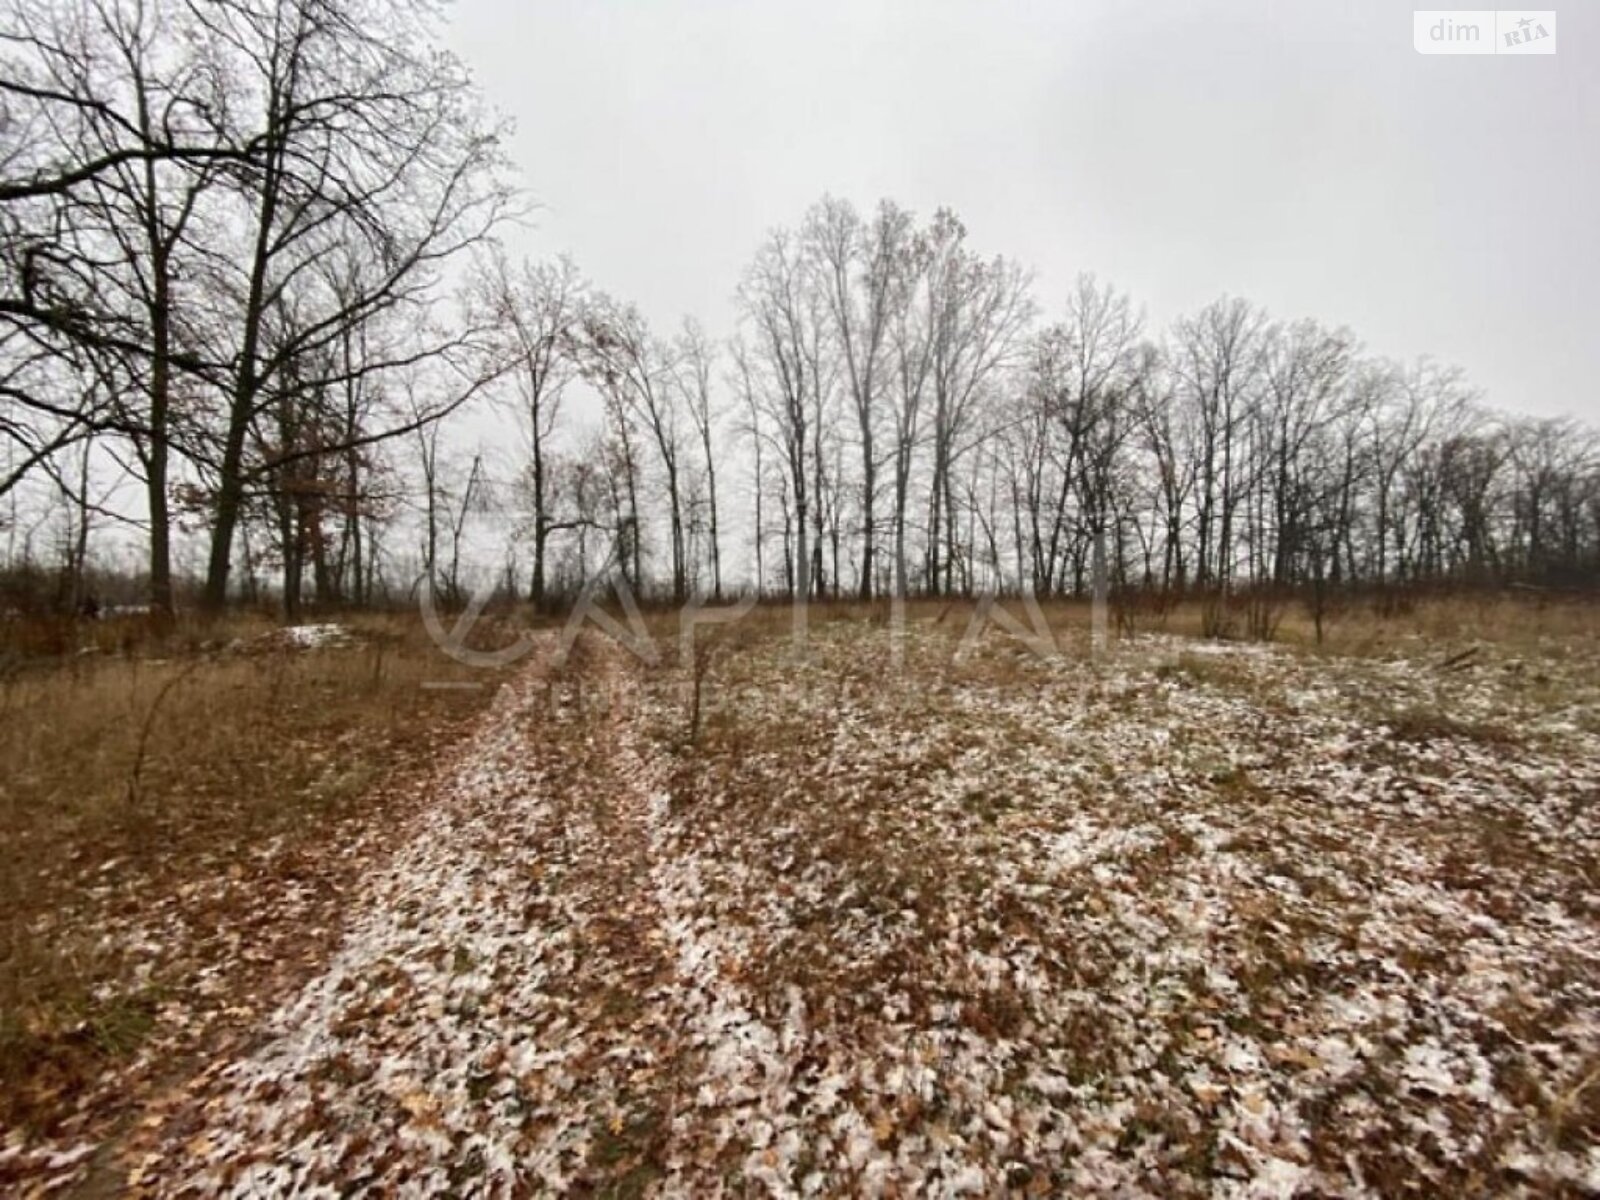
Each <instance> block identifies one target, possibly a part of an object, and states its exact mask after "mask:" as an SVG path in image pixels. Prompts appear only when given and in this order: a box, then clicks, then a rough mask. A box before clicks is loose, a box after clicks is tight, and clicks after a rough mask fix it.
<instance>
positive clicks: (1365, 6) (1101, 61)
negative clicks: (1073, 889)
mask: <svg viewBox="0 0 1600 1200" xmlns="http://www.w3.org/2000/svg"><path fill="white" fill-rule="evenodd" d="M1557 12H1558V19H1559V24H1558V34H1557V36H1558V45H1559V49H1558V52H1557V53H1556V54H1555V55H1554V56H1553V57H1552V56H1538V57H1507V56H1464V57H1432V56H1422V55H1419V54H1417V53H1416V51H1415V50H1414V49H1413V48H1412V40H1411V38H1412V33H1411V6H1409V5H1400V4H1396V3H1392V2H1391V3H1382V2H1377V0H1355V2H1345V3H1328V4H1315V5H1313V4H1307V3H1299V4H1291V3H1276V4H1275V3H1264V2H1257V3H1230V4H1221V3H1209V4H1195V3H1151V2H1145V3H1139V4H1129V3H1126V2H1124V3H1117V4H1112V3H1105V4H1090V3H1071V4H1067V3H1044V2H1036V3H1031V4H1028V3H1020V2H996V0H988V2H986V3H940V2H928V0H921V2H918V3H910V2H903V3H864V2H862V0H849V2H832V0H829V2H821V0H808V2H806V3H786V2H785V3H777V2H773V0H757V2H753V3H752V2H748V0H746V2H741V3H733V2H731V0H716V2H707V0H693V2H687V0H686V2H673V3H668V2H665V0H632V2H628V0H533V2H530V0H458V2H457V4H456V6H455V9H454V12H453V17H452V30H451V38H452V41H453V43H454V45H455V47H456V49H457V50H458V52H459V53H460V54H461V55H462V56H463V57H464V58H465V59H466V60H467V61H468V62H469V63H470V64H471V65H472V67H473V68H474V70H475V71H476V74H477V76H478V79H479V82H480V83H481V84H482V86H483V88H484V90H485V91H486V93H487V94H488V97H489V99H490V102H491V103H492V104H494V105H495V106H496V107H497V108H499V109H501V110H503V111H504V112H506V113H508V114H510V115H511V116H513V117H515V119H516V121H517V126H518V128H517V135H516V138H515V141H514V143H513V145H512V147H511V149H512V153H513V155H514V157H515V159H516V160H517V162H518V164H519V165H520V167H521V168H522V170H523V172H524V173H525V176H526V180H527V183H528V186H529V188H530V190H531V192H532V194H533V196H534V197H535V198H536V200H537V201H538V202H539V203H540V204H542V205H543V206H544V207H543V208H542V210H541V211H540V212H539V213H538V215H537V218H536V221H537V227H536V229H535V230H534V231H533V232H531V233H530V234H529V235H528V236H527V237H526V239H525V246H524V247H523V248H525V249H526V250H528V251H529V252H532V253H535V254H541V255H543V254H555V253H560V252H568V253H571V254H572V255H573V256H574V257H575V258H576V259H577V261H578V262H579V264H580V265H581V266H582V267H583V269H584V270H585V271H586V272H587V273H588V274H589V275H590V277H591V278H593V279H594V280H595V281H596V282H597V283H598V284H599V285H600V286H602V287H604V288H606V289H607V290H609V291H612V292H614V293H616V294H617V295H619V296H623V297H626V298H631V299H633V300H635V301H636V302H638V303H639V304H640V306H641V307H642V308H643V309H644V311H645V312H646V314H647V315H648V316H649V317H650V318H651V319H652V320H653V321H655V322H657V323H658V324H659V325H660V326H661V327H662V328H663V329H664V330H666V329H670V328H671V327H673V326H675V325H676V324H677V322H678V321H679V319H680V318H681V316H682V315H683V314H685V313H692V314H694V315H696V316H698V317H699V318H700V319H701V320H702V321H704V322H705V323H706V324H707V326H708V327H709V328H710V329H711V331H712V332H714V333H723V332H726V331H727V330H729V329H730V328H731V324H732V320H733V304H732V293H733V289H734V287H735V285H736V283H737V281H738V278H739V274H740V271H741V270H742V268H743V266H744V264H745V263H746V262H747V261H748V260H749V258H750V257H751V255H752V253H753V252H754V250H755V248H756V245H757V243H758V242H759V240H760V238H761V235H762V233H763V231H764V230H766V229H767V228H769V227H771V226H773V225H777V224H794V223H796V222H797V221H798V220H799V218H800V216H801V214H802V213H803V212H804V210H805V208H806V207H807V205H808V204H810V203H811V202H812V201H813V200H815V199H817V198H818V197H819V196H821V195H822V194H823V193H824V192H831V193H833V194H836V195H840V196H846V197H849V198H850V199H852V200H854V201H855V202H856V204H857V205H858V206H860V207H861V208H862V209H866V208H868V207H870V206H871V205H872V204H873V203H875V202H876V200H877V199H878V197H880V196H892V197H894V198H895V199H897V200H899V201H900V202H901V203H903V204H905V205H907V206H908V207H910V208H912V209H913V210H915V211H917V212H918V213H919V214H921V215H926V214H928V213H931V211H932V210H933V209H934V208H935V207H936V206H938V205H941V204H944V205H949V206H951V207H953V208H954V209H955V210H956V211H957V212H958V213H959V214H960V215H961V216H962V218H963V219H964V220H965V222H966V224H967V227H968V230H969V240H970V241H971V242H972V244H973V245H975V246H976V247H977V248H979V249H982V250H984V251H986V252H1003V253H1005V254H1008V255H1011V256H1014V257H1016V258H1019V259H1021V260H1022V261H1023V262H1024V263H1026V264H1028V265H1029V266H1030V267H1032V268H1033V269H1034V270H1035V272H1036V274H1037V279H1038V285H1039V286H1038V297H1039V300H1040V302H1041V303H1042V304H1043V305H1044V306H1045V307H1046V309H1047V311H1048V310H1051V309H1056V308H1059V307H1060V304H1061V302H1062V300H1063V298H1064V296H1065V293H1066V289H1067V286H1068V284H1069V283H1070V281H1071V280H1072V278H1073V276H1074V275H1075V274H1076V273H1078V272H1079V271H1093V272H1095V273H1097V274H1098V275H1100V276H1101V277H1103V278H1105V279H1108V280H1110V281H1111V282H1113V283H1115V284H1117V285H1118V286H1120V287H1122V288H1123V289H1125V290H1127V291H1128V292H1130V293H1131V294H1132V295H1133V297H1134V299H1135V301H1136V302H1138V303H1140V304H1143V305H1144V306H1145V307H1146V310H1147V312H1148V314H1149V317H1150V319H1151V320H1152V321H1154V322H1158V323H1165V322H1167V321H1169V320H1170V319H1171V318H1172V317H1174V316H1175V315H1177V314H1179V313H1181V312H1184V311H1188V310H1192V309H1194V308H1197V307H1198V306H1200V305H1202V304H1204V303H1206V302H1207V301H1209V300H1211V299H1213V298H1214V297H1216V296H1218V295H1220V294H1222V293H1224V292H1227V293H1232V294H1237V295H1243V296H1246V297H1249V298H1250V299H1252V300H1255V301H1257V302H1258V303H1261V304H1263V305H1265V306H1266V307H1267V308H1268V309H1269V310H1270V311H1271V312H1272V313H1273V314H1274V315H1277V316H1284V317H1299V316H1315V317H1318V318H1320V319H1322V320H1324V321H1326V322H1328V323H1330V324H1345V325H1348V326H1350V327H1351V328H1352V329H1354V330H1355V331H1356V333H1357V334H1359V335H1360V336H1361V337H1362V338H1363V339H1364V340H1365V341H1366V343H1367V345H1368V346H1369V347H1370V348H1371V349H1373V350H1375V351H1377V352H1381V353H1385V354H1391V355H1396V356H1401V357H1411V356H1414V355H1416V354H1420V353H1430V354H1433V355H1435V356H1436V357H1438V358H1440V359H1443V360H1445V361H1449V362H1454V363H1458V364H1460V365H1461V366H1463V367H1464V368H1466V370H1467V371H1468V372H1469V374H1470V375H1471V377H1472V379H1473V381H1474V382H1475V383H1476V384H1478V385H1479V386H1480V387H1481V388H1482V389H1483V390H1484V391H1485V392H1486V393H1487V398H1488V400H1489V401H1490V402H1491V403H1493V404H1495V405H1497V406H1500V407H1504V408H1510V409H1516V410H1520V411H1528V412H1537V413H1543V414H1556V413H1563V412H1566V413H1572V414H1576V415H1582V416H1585V417H1587V418H1589V419H1600V388H1597V386H1596V383H1595V381H1596V380H1597V379H1600V336H1597V329H1596V322H1597V318H1600V172H1597V168H1596V163H1595V155H1596V148H1597V146H1600V50H1597V39H1596V34H1597V32H1600V10H1597V7H1596V5H1595V4H1594V3H1593V0H1589V2H1588V3H1586V4H1585V5H1584V6H1582V7H1578V6H1568V7H1566V8H1560V9H1558V10H1557Z"/></svg>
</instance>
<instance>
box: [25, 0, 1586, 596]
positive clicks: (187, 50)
mask: <svg viewBox="0 0 1600 1200" xmlns="http://www.w3.org/2000/svg"><path fill="white" fill-rule="evenodd" d="M435 22H436V18H435V17H434V16H432V15H431V14H429V13H428V12H426V11H424V10H421V9H417V8H414V7H412V6H411V5H409V4H406V3H400V2H398V0H363V2H362V3H358V4H357V3H337V4H336V3H331V2H322V0H293V2H290V0H284V2H274V0H260V2H257V0H220V2H218V3H208V4H205V5H189V4H181V3H171V2H168V0H140V2H139V3H135V4H130V3H125V2H119V0H78V2H74V3H49V4H37V3H23V2H21V0H15V2H14V3H13V4H12V6H11V9H10V11H9V12H8V13H7V14H6V19H5V24H6V28H7V31H8V32H7V36H6V39H5V46H4V55H5V64H4V72H3V74H4V82H3V84H0V98H3V106H0V155H3V158H0V169H3V183H0V214H3V216H0V222H3V223H0V262H3V274H4V284H3V290H4V296H3V299H0V322H3V324H0V434H3V441H4V452H3V460H0V508H3V511H0V530H3V536H4V538H5V551H4V552H5V576H4V578H5V585H4V586H5V591H6V597H5V603H6V604H7V605H9V606H10V607H11V608H13V609H15V610H19V611H22V610H27V611H48V610H56V611H76V610H78V609H80V608H81V607H83V606H84V605H85V604H99V603H110V602H113V601H115V602H116V603H119V604H122V605H130V606H131V605H140V604H148V605H150V606H152V607H153V608H154V609H155V610H157V611H168V610H170V609H171V608H172V607H173V606H174V605H175V604H178V605H192V606H196V607H200V608H204V609H217V608H220V607H221V606H223V605H225V604H227V603H229V602H230V601H231V600H234V599H237V598H248V599H251V600H254V601H257V602H261V601H263V600H266V601H271V602H275V603H281V605H282V607H283V609H284V611H286V612H287V613H289V614H291V615H293V614H295V613H297V612H298V611H300V610H301V608H302V607H303V606H305V605H311V604H314V605H317V606H348V605H357V606H361V605H369V604H395V603H403V602H406V601H408V600H410V599H411V598H412V597H414V595H415V592H416V589H417V587H418V586H419V584H420V583H422V582H423V581H426V582H428V583H429V584H430V585H431V586H432V587H433V588H434V589H435V590H436V591H437V592H439V593H440V594H442V595H444V596H446V597H447V598H449V599H450V600H451V601H452V602H459V601H460V599H461V598H462V597H463V595H464V594H465V592H466V591H467V590H468V589H469V588H473V587H485V586H491V585H492V586H494V587H496V588H497V589H498V590H499V591H500V592H501V593H502V594H506V595H511V596H517V597H522V598H525V599H527V600H529V601H531V602H533V603H534V604H535V605H537V606H540V607H546V608H548V607H550V606H553V605H558V604H559V603H560V602H561V601H562V600H563V599H564V598H568V599H570V597H571V596H572V595H573V594H575V592H576V591H577V589H579V588H580V587H581V586H583V584H584V582H585V581H587V580H589V579H590V578H592V577H594V576H595V574H596V573H599V572H606V571H615V572H619V573H621V574H622V576H623V577H624V578H625V579H626V580H627V581H628V582H629V583H630V584H631V585H632V586H633V588H634V589H635V590H636V591H638V592H641V593H644V594H647V595H649V596H652V597H656V598H661V599H667V598H677V599H682V598H684V597H686V596H688V595H690V594H692V593H705V594H707V595H716V596H718V597H720V596H722V595H725V594H733V593H743V592H748V591H749V590H752V589H754V590H757V591H759V592H760V593H761V594H763V595H769V596H783V595H796V594H803V595H809V596H812V597H815V598H819V599H820V598H829V597H856V598H861V599H868V598H873V597H878V596H884V595H889V594H892V593H895V594H900V595H972V594H976V593H979V592H983V591H985V590H994V591H1000V592H1016V591H1018V590H1020V589H1026V590H1031V591H1032V592H1033V593H1034V594H1035V595H1038V596H1048V595H1080V594H1083V593H1084V592H1085V591H1086V589H1088V588H1089V587H1090V586H1091V583H1092V579H1093V577H1094V569H1095V561H1096V547H1097V545H1098V546H1099V547H1100V554H1101V556H1102V557H1101V560H1100V561H1101V562H1102V563H1103V565H1104V569H1105V572H1106V577H1107V580H1108V582H1109V584H1110V586H1111V587H1112V588H1113V590H1114V591H1115V592H1117V593H1118V594H1120V595H1123V596H1127V595H1130V594H1133V593H1139V594H1141V595H1163V594H1170V595H1179V594H1184V595H1202V596H1203V595H1211V594H1215V595H1224V594H1226V593H1228V592H1229V591H1231V590H1238V591H1241V592H1246V593H1248V592H1252V591H1260V590H1261V589H1263V588H1270V589H1273V590H1274V591H1275V592H1276V593H1278V594H1289V593H1291V592H1301V593H1307V594H1312V593H1314V594H1317V595H1322V594H1336V593H1338V592H1340V591H1341V590H1347V589H1352V588H1358V587H1359V588H1373V589H1379V590H1392V589H1406V588H1415V587H1421V586H1428V587H1433V586H1436V585H1447V586H1477V585H1486V584H1496V585H1499V584H1507V583H1510V584H1517V585H1527V586H1531V587H1537V588H1560V589H1564V588H1571V587H1576V586H1582V585H1586V584H1588V583H1590V582H1591V581H1592V580H1593V579H1594V577H1595V572H1596V570H1597V569H1600V443H1597V440H1596V438H1595V435H1594V430H1592V429H1591V428H1589V427H1587V426H1585V425H1583V424H1580V423H1579V422H1578V421H1576V420H1572V419H1559V418H1530V417H1519V416H1515V415H1511V414H1510V413H1508V412H1505V411H1502V410H1501V409H1499V408H1497V407H1496V406H1495V405H1496V402H1497V401H1498V402H1502V403H1514V402H1515V401H1516V400H1517V399H1518V398H1516V397H1486V396H1483V395H1481V394H1480V393H1479V392H1478V391H1477V390H1476V389H1475V388H1474V386H1473V383H1472V381H1471V380H1470V379H1468V378H1466V377H1465V376H1464V375H1463V374H1462V373H1461V372H1460V371H1458V370H1455V369H1453V368H1452V367H1450V366H1449V365H1448V364H1445V363H1441V362H1437V361H1435V360H1434V359H1432V358H1430V357H1429V356H1428V354H1427V351H1428V347H1426V346H1419V347H1417V348H1416V351H1417V356H1416V357H1414V358H1411V359H1407V360H1406V361H1390V360H1388V359H1384V358H1379V357H1375V356H1374V355H1372V354H1370V353H1368V352H1367V351H1365V350H1364V348H1363V345H1362V342H1361V339H1360V334H1359V331H1352V330H1349V329H1345V328H1332V327H1329V326H1327V325H1324V324H1321V323H1319V322H1318V321H1317V320H1316V319H1315V317H1314V315H1313V316H1301V315H1299V314H1272V313H1268V312H1265V311H1263V310H1262V309H1261V308H1260V307H1259V306H1257V305H1255V304H1253V303H1252V302H1251V301H1250V300H1248V299H1247V298H1242V297H1231V296H1222V297H1219V298H1218V299H1217V300H1215V301H1214V302H1213V303H1211V304H1208V305H1206V306H1205V307H1204V308H1202V309H1200V310H1199V311H1196V312H1193V313H1190V314H1187V315H1184V316H1182V317H1180V318H1179V319H1177V320H1175V321H1173V322H1171V323H1170V325H1168V326H1165V327H1156V326H1154V325H1152V324H1151V323H1150V322H1148V321H1147V320H1146V319H1145V317H1144V310H1143V307H1142V305H1141V303H1140V301H1139V298H1138V297H1137V296H1129V295H1127V294H1125V293H1124V292H1122V291H1120V290H1119V289H1118V288H1117V286H1116V285H1115V283H1114V282H1113V281H1106V280H1100V279H1096V278H1094V277H1093V276H1090V275H1087V274H1085V275H1082V276H1080V277H1079V281H1078V283H1077V285H1076V286H1075V287H1074V288H1073V289H1072V290H1071V291H1070V293H1069V294H1067V295H1064V296H1063V295H1046V294H1041V292H1040V290H1039V289H1038V288H1037V287H1036V286H1034V284H1033V280H1032V275H1031V271H1030V267H1029V264H1028V263H1027V262H1026V261H1024V260H1022V259H1019V258H1013V257H1011V256H1010V255H1009V254H1008V253H1007V250H1008V248H1007V247H1005V246H1003V245H998V244H995V238H994V236H993V235H992V233H989V232H985V233H984V234H983V235H982V236H979V235H978V234H977V233H973V234H971V235H969V232H968V230H967V229H966V227H965V226H964V225H963V223H962V220H961V218H960V216H959V214H957V213H954V212H951V211H948V210H945V209H938V210H936V211H933V212H923V213H918V212H912V211H909V210H908V209H906V208H904V207H902V206H901V205H900V204H898V203H896V202H895V201H894V200H892V199H884V200H881V201H878V202H877V203H875V204H870V205H867V204H865V203H863V204H862V205H860V206H858V205H857V204H856V203H853V202H852V201H850V200H846V199H840V198H834V197H827V196H825V197H823V198H822V199H820V200H818V201H817V202H816V203H815V204H814V205H812V206H811V207H810V208H809V209H808V210H806V211H805V212H802V213H792V214H775V216H776V217H777V218H780V219H782V220H783V221H784V222H785V223H783V224H780V225H776V226H774V227H773V228H772V230H771V232H770V233H769V234H768V235H767V236H766V237H765V238H764V239H763V240H762V242H761V243H760V244H759V245H756V246H752V247H751V253H750V258H749V263H748V266H747V267H746V269H745V270H744V272H743V274H742V276H741V277H739V278H737V279H730V280H728V288H729V291H730V293H732V294H733V295H734V296H736V302H737V312H738V320H737V324H736V325H735V326H734V327H733V328H729V329H716V330H711V329H706V328H704V327H703V326H702V325H701V324H699V323H698V322H697V321H696V320H694V319H693V318H692V317H690V318H685V319H684V320H683V322H682V324H681V326H678V327H672V328H652V327H651V325H650V324H649V323H648V322H647V321H646V319H645V318H644V316H642V315H641V313H640V312H639V311H638V310H637V309H636V308H635V307H634V306H633V305H631V304H630V303H629V302H628V301H627V300H626V299H625V298H619V297H614V296H611V295H608V294H606V293H605V292H604V291H602V290H600V288H599V287H597V286H596V285H595V284H593V283H591V282H590V281H589V280H588V279H586V277H585V275H584V273H583V271H582V268H581V265H580V264H574V263H573V262H571V261H568V260H566V259H557V260H551V261H529V260H522V259H518V258H514V257H512V256H511V254H510V253H509V252H508V251H507V249H506V248H505V240H504V239H505V236H506V235H507V234H508V233H509V232H511V231H512V230H514V229H516V228H519V227H523V226H525V225H526V224H527V223H529V222H533V223H535V224H536V223H537V219H538V216H537V210H536V208H534V207H533V206H532V205H531V203H530V199H529V195H530V193H529V191H528V190H527V189H531V191H532V193H533V194H536V193H537V190H538V179H537V170H536V169H534V170H532V172H531V174H530V175H529V176H527V177H526V178H524V177H523V176H521V175H519V174H518V173H517V172H516V171H515V170H514V169H513V167H512V164H511V163H510V162H509V161H508V160H507V158H506V156H505V154H504V153H503V151H502V149H501V144H502V138H503V135H504V132H505V130H504V129H503V128H502V126H501V125H500V124H499V123H498V122H497V119H496V118H495V117H494V116H493V115H492V114H491V113H489V112H488V111H486V109H485V107H484V105H483V104H482V102H481V101H480V100H479V98H478V97H477V95H476V93H475V91H474V89H473V86H472V84H471V81H470V79H469V76H468V73H467V71H466V69H465V68H464V67H463V65H462V64H461V63H459V62H457V61H455V60H454V59H452V58H451V57H449V56H448V55H446V54H443V53H442V52H441V51H440V50H439V48H438V44H437V40H436V36H435V31H434V28H433V26H434V24H435ZM380 30H381V33H380V32H378V31H380ZM1569 399H1570V401H1571V402H1572V403H1574V404H1575V403H1577V402H1578V401H1579V399H1580V398H1579V397H1571V398H1569ZM486 430H487V431H488V432H486Z"/></svg>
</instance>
